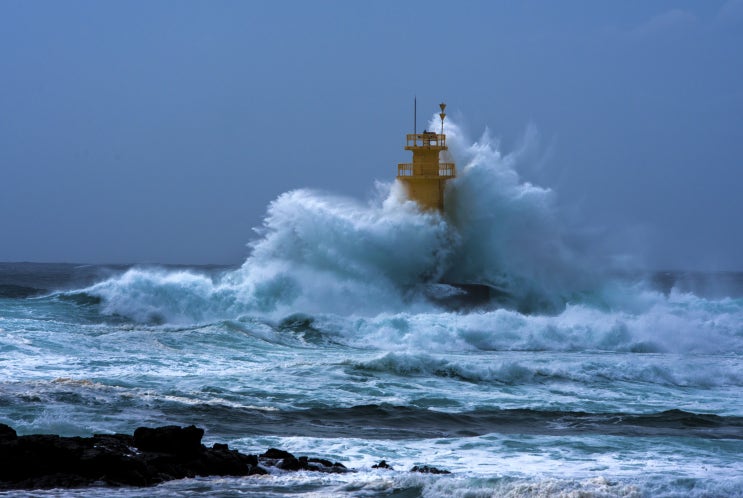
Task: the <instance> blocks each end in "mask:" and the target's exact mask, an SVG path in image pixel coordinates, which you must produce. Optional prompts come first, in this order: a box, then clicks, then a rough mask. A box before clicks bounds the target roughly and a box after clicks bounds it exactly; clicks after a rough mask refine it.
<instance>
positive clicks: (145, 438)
mask: <svg viewBox="0 0 743 498" xmlns="http://www.w3.org/2000/svg"><path fill="white" fill-rule="evenodd" d="M203 435H204V430H203V429H200V428H198V427H195V426H193V425H191V426H188V427H178V426H174V425H171V426H165V427H157V428H147V427H139V428H138V429H136V430H135V431H134V434H133V435H131V436H130V435H128V434H95V435H93V436H91V437H62V436H57V435H52V434H34V435H27V436H18V435H17V434H16V431H15V430H14V429H13V428H12V427H9V426H7V425H4V424H0V491H3V490H12V489H51V488H77V487H85V486H114V487H119V486H139V487H143V486H154V485H157V484H160V483H162V482H165V481H170V480H174V479H183V478H187V477H196V476H202V477H203V476H250V475H260V474H268V473H270V472H272V471H273V469H277V470H278V471H289V472H293V471H299V470H305V471H312V472H331V473H342V472H353V470H352V469H348V468H346V467H345V466H344V465H343V464H341V463H338V462H331V461H330V460H325V459H322V458H309V457H307V456H299V457H295V456H294V455H292V454H291V453H289V452H287V451H283V450H279V449H276V448H270V449H269V450H267V451H266V452H265V453H262V454H260V455H246V454H244V453H240V452H239V451H237V450H231V449H229V447H228V446H227V445H226V444H220V443H215V444H214V445H213V446H212V447H211V448H208V447H206V446H204V445H203V444H202V443H201V438H202V437H203ZM374 467H375V468H384V469H391V467H390V466H389V465H387V464H386V462H384V461H382V462H380V464H378V465H375V466H374ZM411 471H412V472H424V473H435V474H445V473H448V471H445V470H440V469H437V468H435V467H429V466H423V467H414V468H413V469H411Z"/></svg>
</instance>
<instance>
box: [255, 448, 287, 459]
mask: <svg viewBox="0 0 743 498" xmlns="http://www.w3.org/2000/svg"><path fill="white" fill-rule="evenodd" d="M260 457H261V458H273V459H280V458H294V455H292V454H291V453H289V452H288V451H284V450H277V449H276V448H269V449H268V450H267V451H266V452H265V453H264V454H262V455H260Z"/></svg>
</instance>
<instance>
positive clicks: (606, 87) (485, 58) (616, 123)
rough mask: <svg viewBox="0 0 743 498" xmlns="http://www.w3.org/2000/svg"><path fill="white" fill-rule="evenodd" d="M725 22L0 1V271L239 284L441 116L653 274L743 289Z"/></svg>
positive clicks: (701, 11)
mask: <svg viewBox="0 0 743 498" xmlns="http://www.w3.org/2000/svg"><path fill="white" fill-rule="evenodd" d="M742 53H743V0H730V1H697V2H691V1H686V2H685V1H654V2H646V1H615V2H608V1H589V0H585V1H570V0H568V1H561V2H553V1H549V0H544V1H524V2H506V1H492V2H490V1H489V2H475V1H471V2H440V1H433V0H432V1H425V2H415V3H413V2H392V1H389V2H387V1H380V2H351V1H337V2H327V1H314V2H304V1H302V2H299V1H298V2H278V1H277V2H268V1H266V2H261V1H255V2H247V1H246V2H243V1H230V2H227V1H209V2H207V1H201V2H194V1H180V2H166V1H159V2H157V1H153V2H151V1H143V2H136V1H126V2H124V1H118V2H113V1H112V2H99V1H87V2H84V1H64V2H61V1H22V0H18V1H16V0H2V1H0V261H72V262H161V263H239V262H241V261H242V260H243V259H244V257H245V255H246V254H247V248H246V246H245V243H246V242H247V241H248V240H250V238H252V233H251V231H250V228H251V227H253V226H256V225H259V224H260V222H261V219H262V216H263V214H264V212H265V208H266V204H267V203H268V202H270V201H271V200H272V199H273V198H275V197H276V196H277V195H279V194H280V193H282V192H284V191H287V190H289V189H294V188H298V187H312V188H318V189H323V190H328V191H333V192H337V193H341V194H346V195H349V196H354V197H358V198H361V199H363V198H365V197H367V196H368V195H369V194H370V192H371V191H372V189H373V182H374V180H375V179H379V180H390V179H392V178H393V177H394V175H395V173H396V164H397V163H398V162H404V161H406V160H408V156H409V154H408V153H406V152H405V151H404V150H402V145H403V136H404V133H406V132H409V131H410V128H411V103H412V98H413V95H415V94H417V96H418V104H419V123H420V122H421V121H422V120H423V117H424V116H425V117H428V116H429V115H431V114H432V113H433V112H435V111H436V105H437V104H438V102H440V101H441V100H444V101H446V102H447V103H448V104H449V109H447V111H449V114H450V115H451V116H453V117H454V118H455V119H456V120H457V121H458V122H459V123H460V124H461V125H463V126H464V127H465V128H466V129H468V130H470V131H471V133H472V136H473V138H476V137H477V136H479V135H480V133H481V132H482V131H483V129H484V128H485V127H486V126H488V127H489V128H490V130H491V132H492V133H493V134H495V135H497V136H499V137H501V139H502V144H503V148H504V150H505V151H508V150H509V149H512V148H513V147H515V146H516V145H517V143H518V141H519V140H520V139H521V137H522V136H523V134H524V131H525V130H526V128H527V127H528V126H529V125H534V126H536V128H537V129H538V130H539V136H540V143H541V150H540V152H539V156H540V157H541V158H542V160H541V162H540V168H541V169H540V171H539V172H538V177H539V178H538V179H539V180H540V183H542V184H544V185H546V186H549V187H553V188H555V190H556V191H557V192H558V196H559V198H560V200H561V202H562V203H563V204H564V205H566V206H567V207H568V208H570V209H572V210H573V211H574V212H577V213H579V214H580V216H582V217H583V219H584V220H585V223H586V224H587V225H588V226H591V227H595V228H596V229H597V230H600V231H603V232H604V233H605V236H606V237H607V238H608V240H609V241H610V245H613V246H615V247H617V248H620V249H622V250H631V251H633V252H635V253H636V256H637V257H638V260H639V261H642V262H643V264H645V265H647V266H649V267H653V268H679V269H721V270H724V269H732V270H743V230H742V229H741V215H743V195H742V194H741V190H742V189H743V171H742V169H741V166H743V164H742V162H743V160H742V159H741V158H743V55H742Z"/></svg>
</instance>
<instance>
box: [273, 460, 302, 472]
mask: <svg viewBox="0 0 743 498" xmlns="http://www.w3.org/2000/svg"><path fill="white" fill-rule="evenodd" d="M277 467H278V468H280V469H281V470H299V469H301V468H302V466H301V465H300V463H299V460H298V459H296V458H294V457H289V458H284V459H282V460H281V462H279V464H278V465H277Z"/></svg>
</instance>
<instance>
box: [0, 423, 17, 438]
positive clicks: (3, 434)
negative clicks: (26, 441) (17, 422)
mask: <svg viewBox="0 0 743 498" xmlns="http://www.w3.org/2000/svg"><path fill="white" fill-rule="evenodd" d="M17 437H18V435H17V434H16V432H15V429H13V428H12V427H10V426H8V425H5V424H0V441H8V440H10V439H16V438H17Z"/></svg>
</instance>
